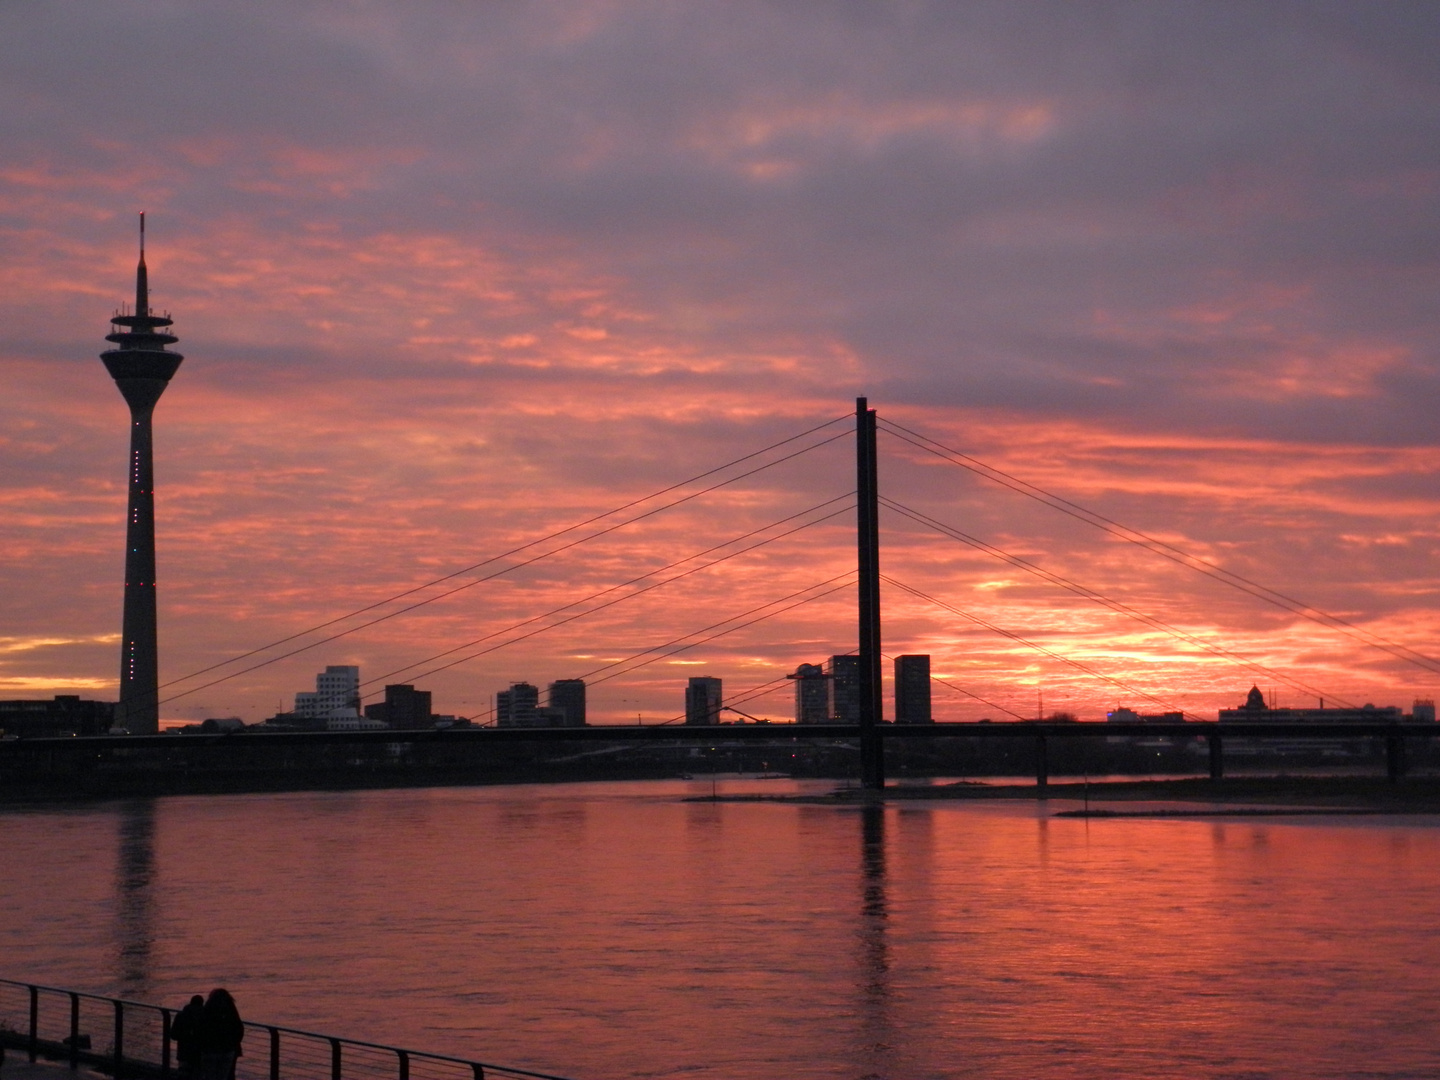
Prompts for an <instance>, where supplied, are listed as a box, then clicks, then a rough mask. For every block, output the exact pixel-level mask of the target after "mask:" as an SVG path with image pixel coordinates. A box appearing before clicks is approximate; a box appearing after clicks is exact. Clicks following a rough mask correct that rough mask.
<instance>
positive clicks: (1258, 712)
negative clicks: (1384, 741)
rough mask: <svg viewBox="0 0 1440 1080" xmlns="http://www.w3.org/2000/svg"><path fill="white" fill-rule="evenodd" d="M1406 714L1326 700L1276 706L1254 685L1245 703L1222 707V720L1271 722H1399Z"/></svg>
mask: <svg viewBox="0 0 1440 1080" xmlns="http://www.w3.org/2000/svg"><path fill="white" fill-rule="evenodd" d="M1404 719H1405V716H1404V713H1402V712H1401V711H1400V707H1399V706H1398V705H1370V704H1368V703H1367V704H1365V705H1363V706H1361V707H1360V708H1358V709H1352V708H1342V709H1327V708H1325V705H1324V703H1323V702H1322V703H1321V705H1320V707H1319V708H1318V709H1272V708H1271V707H1270V706H1269V705H1267V704H1266V703H1265V695H1264V694H1262V693H1261V692H1260V688H1259V687H1258V686H1252V687H1250V693H1249V694H1247V695H1246V696H1245V704H1244V705H1241V706H1239V707H1238V708H1234V709H1221V710H1220V722H1221V723H1222V724H1223V723H1226V722H1243V721H1247V720H1248V721H1263V722H1264V723H1267V724H1351V723H1386V724H1388V723H1399V722H1400V721H1402V720H1404Z"/></svg>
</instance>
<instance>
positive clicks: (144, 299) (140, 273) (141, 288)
mask: <svg viewBox="0 0 1440 1080" xmlns="http://www.w3.org/2000/svg"><path fill="white" fill-rule="evenodd" d="M135 314H136V315H149V314H150V273H149V271H147V270H146V269H145V211H144V210H141V211H140V265H139V266H137V267H135Z"/></svg>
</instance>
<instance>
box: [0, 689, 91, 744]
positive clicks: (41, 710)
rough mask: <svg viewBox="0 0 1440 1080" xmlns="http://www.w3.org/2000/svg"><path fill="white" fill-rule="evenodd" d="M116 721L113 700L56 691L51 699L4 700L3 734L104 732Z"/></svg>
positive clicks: (33, 735) (0, 712) (1, 705)
mask: <svg viewBox="0 0 1440 1080" xmlns="http://www.w3.org/2000/svg"><path fill="white" fill-rule="evenodd" d="M114 723H115V703H114V702H113V701H86V700H84V699H82V698H81V697H80V696H79V695H78V694H56V695H55V697H53V698H51V699H50V700H48V701H46V700H44V699H40V700H23V699H22V700H16V701H0V734H5V735H19V736H20V737H21V738H29V739H34V738H43V737H46V736H57V735H104V734H105V733H106V732H107V731H109V730H110V726H111V725H112V724H114Z"/></svg>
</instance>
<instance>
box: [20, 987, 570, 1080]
mask: <svg viewBox="0 0 1440 1080" xmlns="http://www.w3.org/2000/svg"><path fill="white" fill-rule="evenodd" d="M176 1012H177V1010H174V1009H168V1008H165V1007H164V1006H162V1005H151V1004H148V1003H146V1002H143V1001H127V1000H125V999H123V998H112V997H105V996H104V995H101V994H87V993H82V992H80V991H78V990H62V989H59V988H57V987H53V986H42V985H40V984H38V983H27V982H17V981H15V980H14V979H0V1048H8V1049H10V1050H18V1051H20V1052H22V1053H26V1054H28V1055H29V1057H30V1060H31V1061H35V1060H37V1059H40V1058H46V1059H49V1060H52V1061H64V1062H68V1063H69V1064H70V1065H71V1067H72V1068H74V1067H78V1066H80V1065H85V1066H87V1067H89V1068H92V1069H98V1070H100V1071H101V1072H106V1073H109V1074H110V1075H111V1076H114V1077H115V1078H116V1080H154V1078H158V1080H169V1078H171V1077H174V1078H176V1080H179V1078H180V1075H181V1074H180V1068H179V1063H178V1062H177V1061H176V1060H175V1053H174V1042H173V1040H172V1039H171V1037H170V1025H171V1022H172V1021H173V1019H174V1017H175V1014H176ZM245 1034H246V1039H245V1050H244V1053H243V1054H242V1055H241V1057H240V1059H239V1061H238V1062H237V1063H236V1071H235V1078H236V1080H325V1078H327V1077H328V1078H329V1080H487V1078H493V1080H508V1078H515V1080H565V1078H564V1077H559V1076H554V1075H551V1074H549V1073H541V1072H532V1071H530V1070H527V1069H516V1068H512V1067H509V1066H505V1065H495V1064H492V1063H490V1062H484V1061H472V1060H469V1059H467V1058H458V1057H450V1056H449V1055H446V1054H431V1053H426V1052H425V1051H421V1050H406V1049H402V1048H401V1047H398V1046H386V1045H385V1044H383V1043H372V1042H365V1041H363V1040H360V1039H342V1038H339V1037H338V1036H334V1035H321V1034H318V1033H316V1032H313V1031H302V1030H300V1029H298V1028H291V1027H282V1026H281V1025H279V1024H257V1023H253V1022H250V1021H246V1022H245Z"/></svg>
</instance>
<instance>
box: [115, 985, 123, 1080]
mask: <svg viewBox="0 0 1440 1080" xmlns="http://www.w3.org/2000/svg"><path fill="white" fill-rule="evenodd" d="M124 1075H125V1005H124V1003H123V1002H119V1001H117V1002H115V1080H123V1077H124Z"/></svg>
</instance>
